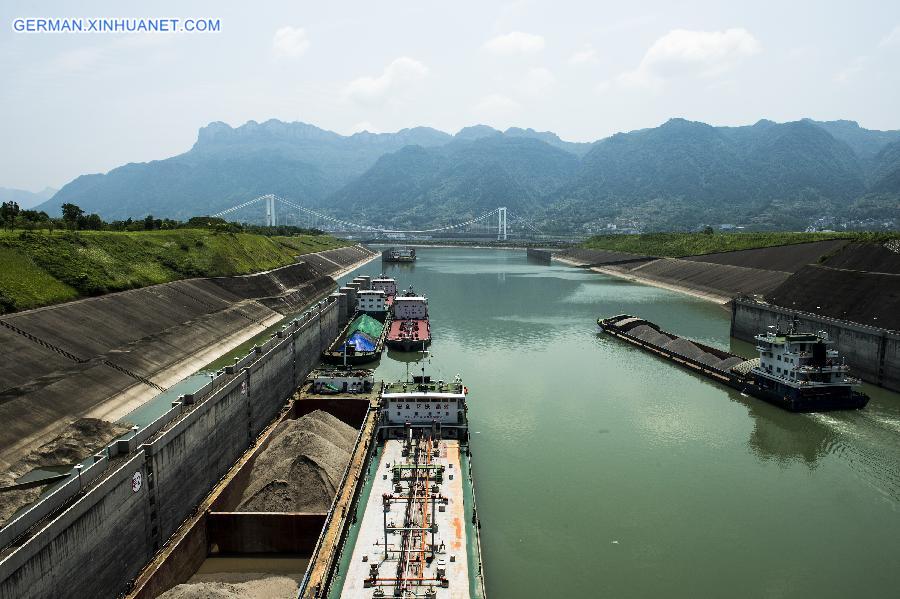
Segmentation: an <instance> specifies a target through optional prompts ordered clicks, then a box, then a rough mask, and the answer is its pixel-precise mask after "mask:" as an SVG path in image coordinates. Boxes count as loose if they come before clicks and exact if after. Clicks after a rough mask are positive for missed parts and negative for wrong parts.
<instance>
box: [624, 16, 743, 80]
mask: <svg viewBox="0 0 900 599" xmlns="http://www.w3.org/2000/svg"><path fill="white" fill-rule="evenodd" d="M760 50H761V46H760V43H759V41H758V40H757V39H756V38H755V37H753V35H752V34H750V32H749V31H747V30H746V29H740V28H736V29H726V30H725V31H689V30H687V29H674V30H672V31H670V32H669V33H667V34H665V35H664V36H662V37H661V38H659V39H657V40H656V41H655V42H653V45H651V46H650V48H649V49H648V50H647V52H646V53H645V54H644V57H643V59H641V63H640V64H639V65H638V67H637V68H636V69H634V70H632V71H627V72H625V73H622V74H621V75H619V78H618V81H619V83H621V84H624V85H635V86H644V87H651V88H654V87H660V86H661V85H662V84H663V83H664V82H665V80H666V79H668V78H673V77H680V76H690V77H715V76H717V75H721V74H722V73H725V72H727V71H729V70H730V69H732V68H733V67H734V66H735V65H736V64H737V63H738V62H740V61H741V60H743V59H745V58H747V57H750V56H753V55H755V54H758V53H759V52H760Z"/></svg>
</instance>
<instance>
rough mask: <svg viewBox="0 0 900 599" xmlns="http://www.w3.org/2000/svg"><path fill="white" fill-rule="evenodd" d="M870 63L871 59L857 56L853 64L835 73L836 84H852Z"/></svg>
mask: <svg viewBox="0 0 900 599" xmlns="http://www.w3.org/2000/svg"><path fill="white" fill-rule="evenodd" d="M868 61H869V58H868V57H867V56H857V57H856V58H855V59H854V60H853V62H851V63H850V64H849V65H847V66H845V67H844V68H843V69H841V70H840V71H838V72H837V73H835V75H834V80H835V82H837V83H840V84H845V83H850V82H851V81H852V80H853V79H855V78H856V76H857V75H859V74H860V73H861V72H862V71H863V69H865V68H866V63H867V62H868Z"/></svg>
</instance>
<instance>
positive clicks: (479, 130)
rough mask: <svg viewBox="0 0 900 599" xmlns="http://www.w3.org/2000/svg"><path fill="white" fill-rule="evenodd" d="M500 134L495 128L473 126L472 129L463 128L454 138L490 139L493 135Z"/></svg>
mask: <svg viewBox="0 0 900 599" xmlns="http://www.w3.org/2000/svg"><path fill="white" fill-rule="evenodd" d="M499 134H500V131H498V130H496V129H494V128H493V127H488V126H487V125H472V126H470V127H463V128H462V129H460V130H459V131H457V133H456V135H454V136H453V137H455V138H456V139H478V138H480V137H489V136H491V135H499Z"/></svg>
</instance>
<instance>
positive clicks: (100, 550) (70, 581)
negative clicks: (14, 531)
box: [0, 301, 341, 599]
mask: <svg viewBox="0 0 900 599" xmlns="http://www.w3.org/2000/svg"><path fill="white" fill-rule="evenodd" d="M339 316H340V305H339V303H338V302H337V301H329V302H327V303H321V304H319V305H318V307H317V308H314V309H313V310H311V311H310V313H309V314H308V315H307V316H306V317H305V318H304V319H303V320H301V321H295V322H294V323H292V324H290V325H288V326H286V327H285V328H284V329H282V330H281V331H280V332H279V333H278V334H277V335H276V336H274V337H273V338H272V339H270V340H269V341H267V342H266V343H264V344H263V345H262V347H259V348H256V349H255V350H254V351H253V352H252V353H251V355H250V356H247V357H246V358H244V359H242V360H240V361H238V363H237V364H236V365H235V366H234V367H229V368H228V369H227V370H230V371H232V372H230V373H226V374H224V375H222V376H223V377H224V378H219V379H217V380H215V381H212V382H211V383H209V384H208V385H207V386H206V387H205V388H204V389H202V390H201V391H199V392H197V393H195V394H193V395H192V396H189V397H185V404H184V405H182V404H181V403H176V405H175V406H174V407H173V410H172V412H171V414H169V415H168V416H173V417H174V418H175V420H174V424H173V425H171V426H170V428H168V430H166V431H164V432H162V433H159V434H157V435H156V436H155V438H152V437H151V438H150V439H148V442H146V443H144V444H143V445H141V446H140V447H138V448H137V452H136V453H134V454H133V455H131V456H128V457H125V458H121V457H120V458H118V460H124V461H123V462H122V464H121V466H118V467H117V468H116V469H115V470H114V471H112V473H111V474H107V475H105V476H106V478H101V479H98V480H100V482H99V483H97V484H95V485H93V486H89V485H87V484H86V483H85V486H86V487H87V488H88V491H87V492H86V493H84V494H83V495H80V496H77V498H76V499H74V500H73V501H71V502H70V503H69V504H68V507H66V508H64V510H63V511H62V512H60V513H58V514H57V515H56V516H55V517H52V519H51V520H50V521H49V523H48V524H40V525H39V526H43V528H41V529H40V530H39V531H38V532H36V533H35V534H34V535H33V536H31V537H30V538H29V539H28V540H27V541H25V542H23V543H22V545H21V546H19V547H18V548H16V549H15V550H13V551H12V552H11V553H9V554H8V555H6V557H5V558H4V559H3V560H2V561H0V599H30V598H38V597H57V598H67V597H72V598H76V597H92V598H104V597H109V598H113V597H117V596H119V595H121V594H123V593H125V592H127V590H128V588H129V585H130V584H131V581H132V580H133V579H134V578H135V576H136V575H137V574H138V573H139V571H140V570H141V568H143V566H144V565H145V564H146V563H148V562H149V561H150V560H151V559H152V558H153V556H154V555H155V553H156V552H157V551H158V550H159V549H160V548H161V547H162V546H163V545H164V544H165V543H166V541H167V540H168V539H169V538H170V537H171V535H172V534H173V533H174V532H175V531H176V530H177V528H178V527H179V525H181V523H182V522H184V520H185V519H187V518H188V517H189V516H190V515H191V513H192V512H193V511H194V510H195V509H196V506H197V505H198V504H199V503H200V502H201V501H202V500H203V498H204V497H205V496H206V495H207V494H208V493H209V491H210V489H212V487H213V486H214V485H215V484H216V482H218V481H219V480H220V479H221V478H222V477H223V476H224V475H225V474H226V473H227V471H228V469H229V468H230V467H231V466H232V465H233V464H234V463H235V462H236V461H237V459H238V458H239V457H240V456H241V455H242V454H243V453H244V451H246V449H247V448H248V447H249V446H250V445H251V443H252V441H253V440H254V439H255V437H256V436H257V435H258V434H259V433H260V432H261V431H262V430H263V429H264V428H265V426H266V425H267V424H268V423H269V422H271V421H272V420H273V419H274V418H275V417H276V416H277V415H278V413H279V411H280V410H281V408H282V407H283V406H284V404H285V401H286V400H287V399H288V398H289V397H290V396H291V394H292V393H293V392H294V390H295V389H296V387H297V386H298V385H299V384H300V383H301V382H302V381H303V380H304V379H305V378H306V376H307V375H308V374H309V372H310V371H311V370H312V368H313V367H315V365H316V364H317V363H318V360H319V356H320V354H321V352H322V350H323V349H324V348H325V347H326V346H327V344H328V343H329V342H330V341H331V340H332V339H333V338H334V336H335V335H337V333H338V330H339V327H340V325H341V320H340V318H339ZM220 381H224V382H220ZM191 408H192V409H191ZM168 416H167V417H168ZM154 432H155V431H154ZM143 437H144V436H143V435H142V439H141V440H145V439H144V438H143ZM102 459H103V460H106V458H105V457H104V458H102ZM118 460H117V461H118ZM101 465H102V464H101V463H99V462H98V464H95V465H94V467H97V469H98V470H100V469H101V468H99V466H101ZM92 470H93V468H92ZM86 472H87V471H86ZM136 474H137V475H138V477H137V478H139V479H140V483H139V484H138V483H136V482H135V481H136V480H137V478H136ZM92 475H93V472H92ZM67 484H72V483H67Z"/></svg>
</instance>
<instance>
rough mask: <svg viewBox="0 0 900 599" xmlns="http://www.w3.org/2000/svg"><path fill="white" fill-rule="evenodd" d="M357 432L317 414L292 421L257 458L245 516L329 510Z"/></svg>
mask: <svg viewBox="0 0 900 599" xmlns="http://www.w3.org/2000/svg"><path fill="white" fill-rule="evenodd" d="M356 436H357V431H356V430H355V429H354V428H353V427H351V426H349V425H347V424H344V423H343V422H341V421H340V420H338V419H337V418H335V417H334V416H332V415H331V414H328V413H326V412H322V411H320V410H316V411H315V412H312V413H310V414H307V415H305V416H303V417H301V418H298V419H296V420H286V421H284V422H282V423H281V424H280V425H278V428H276V429H275V431H274V432H273V433H272V439H271V441H270V442H269V445H268V446H267V447H266V448H265V450H263V452H262V453H260V455H259V456H258V457H257V458H256V461H255V462H254V464H253V469H252V470H251V472H250V477H249V478H250V482H249V483H248V485H247V488H246V489H245V490H244V493H243V495H242V496H241V501H240V504H239V505H238V508H237V511H240V512H319V513H322V512H327V511H328V508H329V507H330V506H331V500H332V498H333V497H334V494H335V493H336V492H337V487H338V484H340V481H341V477H342V476H343V474H344V469H345V468H346V467H347V463H348V462H349V461H350V454H351V452H352V451H353V445H354V443H355V441H356Z"/></svg>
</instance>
